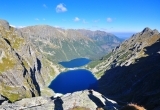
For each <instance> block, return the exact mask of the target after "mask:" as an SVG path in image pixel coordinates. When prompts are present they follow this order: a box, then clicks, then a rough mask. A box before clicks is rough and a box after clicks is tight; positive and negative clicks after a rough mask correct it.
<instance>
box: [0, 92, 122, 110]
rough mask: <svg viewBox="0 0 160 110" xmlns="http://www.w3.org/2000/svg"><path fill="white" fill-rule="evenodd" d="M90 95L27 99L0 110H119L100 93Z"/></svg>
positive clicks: (78, 93)
mask: <svg viewBox="0 0 160 110" xmlns="http://www.w3.org/2000/svg"><path fill="white" fill-rule="evenodd" d="M90 95H91V94H90V93H89V92H88V91H87V90H85V91H78V92H74V93H72V94H68V95H67V94H66V95H64V96H62V97H59V98H53V97H52V98H49V97H35V98H26V99H22V100H20V101H17V102H15V103H12V104H11V103H5V104H2V105H1V106H0V110H5V109H7V110H13V109H16V110H18V109H25V110H53V109H54V110H69V109H71V108H74V107H85V108H89V109H90V110H96V108H97V106H99V108H100V107H101V108H104V110H117V108H119V106H118V105H117V103H116V102H115V101H113V100H110V99H108V98H104V96H103V97H102V95H101V94H99V93H98V92H95V91H93V94H92V95H93V96H90ZM100 103H101V104H100ZM100 105H103V106H100Z"/></svg>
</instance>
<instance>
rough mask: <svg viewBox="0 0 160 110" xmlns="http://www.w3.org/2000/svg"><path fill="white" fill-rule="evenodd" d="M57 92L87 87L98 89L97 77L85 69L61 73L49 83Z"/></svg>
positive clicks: (67, 91) (73, 90) (64, 92)
mask: <svg viewBox="0 0 160 110" xmlns="http://www.w3.org/2000/svg"><path fill="white" fill-rule="evenodd" d="M49 88H51V89H52V90H53V91H54V92H55V93H62V94H66V93H72V92H75V91H81V90H85V89H94V90H95V89H97V79H96V78H95V77H94V75H93V74H92V73H91V72H90V71H88V70H85V69H78V70H70V71H67V72H62V73H60V74H59V75H58V76H57V77H56V78H55V79H54V80H53V81H52V82H51V84H50V85H49Z"/></svg>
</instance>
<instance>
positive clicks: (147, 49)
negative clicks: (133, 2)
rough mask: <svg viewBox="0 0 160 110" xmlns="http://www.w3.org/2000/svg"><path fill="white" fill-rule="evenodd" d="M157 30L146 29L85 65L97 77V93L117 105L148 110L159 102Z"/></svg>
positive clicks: (158, 36) (159, 49)
mask: <svg viewBox="0 0 160 110" xmlns="http://www.w3.org/2000/svg"><path fill="white" fill-rule="evenodd" d="M159 47H160V33H159V32H158V31H157V30H151V29H150V28H145V29H144V30H143V31H142V32H140V33H137V34H134V35H133V36H132V37H131V38H130V39H128V40H126V41H124V42H123V43H122V44H121V45H119V46H117V47H116V48H115V49H113V51H112V52H111V53H109V54H108V55H106V56H104V57H103V58H102V59H101V60H100V61H98V62H97V64H95V65H92V66H91V64H90V65H89V66H88V68H90V69H91V70H92V72H93V73H94V72H95V74H96V75H97V76H98V77H99V92H100V93H102V94H104V95H105V96H106V97H109V98H111V99H113V100H115V101H117V102H118V103H119V104H122V105H123V104H126V103H129V102H133V103H137V104H139V105H143V106H144V107H145V108H147V109H149V110H153V109H157V108H159V107H160V105H159V91H160V89H159V86H160V83H159V81H158V79H159V78H160V63H159V61H160V54H159V53H160V48H159Z"/></svg>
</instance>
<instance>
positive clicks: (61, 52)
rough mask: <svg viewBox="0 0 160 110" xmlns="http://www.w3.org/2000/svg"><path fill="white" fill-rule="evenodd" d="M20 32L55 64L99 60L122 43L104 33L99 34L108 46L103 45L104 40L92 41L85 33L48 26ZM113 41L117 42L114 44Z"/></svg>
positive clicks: (25, 29)
mask: <svg viewBox="0 0 160 110" xmlns="http://www.w3.org/2000/svg"><path fill="white" fill-rule="evenodd" d="M19 30H20V31H22V32H23V33H26V34H27V35H28V38H29V39H30V41H31V42H32V43H33V44H34V45H35V46H36V47H37V48H38V49H39V50H40V51H41V52H42V53H43V54H44V55H45V56H46V57H47V58H48V59H50V60H51V61H53V62H54V61H55V62H59V61H66V60H71V59H75V58H80V57H85V58H86V57H87V58H91V59H93V58H97V57H100V56H103V55H104V54H106V53H107V52H109V51H111V49H112V48H114V47H115V46H117V45H118V44H120V43H121V41H120V40H119V39H118V38H116V37H115V36H113V35H112V36H111V35H109V34H107V36H106V35H105V34H103V33H104V32H99V34H98V36H99V35H101V36H102V37H103V38H105V39H103V42H104V41H106V42H107V43H108V45H102V44H104V43H102V40H96V39H92V37H87V36H86V34H84V32H82V31H78V30H74V29H67V30H65V29H61V28H55V27H52V26H48V25H36V26H29V27H25V28H22V29H19ZM108 39H110V40H108ZM113 40H116V41H117V42H116V43H114V42H113ZM98 43H102V44H101V45H99V44H98ZM112 44H113V45H112ZM103 47H104V48H103Z"/></svg>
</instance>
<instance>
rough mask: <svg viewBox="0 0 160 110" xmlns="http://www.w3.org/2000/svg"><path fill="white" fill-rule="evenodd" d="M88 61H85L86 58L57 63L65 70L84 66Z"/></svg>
mask: <svg viewBox="0 0 160 110" xmlns="http://www.w3.org/2000/svg"><path fill="white" fill-rule="evenodd" d="M90 61H91V60H90V59H87V58H77V59H73V60H71V61H63V62H59V64H61V65H62V66H64V67H65V68H75V67H80V66H84V65H86V64H87V63H89V62H90Z"/></svg>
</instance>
